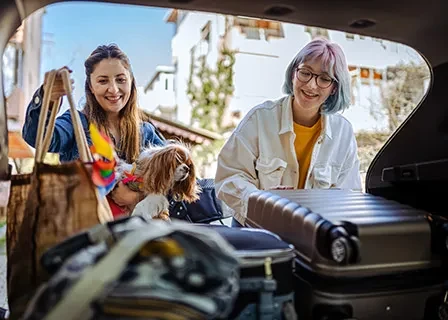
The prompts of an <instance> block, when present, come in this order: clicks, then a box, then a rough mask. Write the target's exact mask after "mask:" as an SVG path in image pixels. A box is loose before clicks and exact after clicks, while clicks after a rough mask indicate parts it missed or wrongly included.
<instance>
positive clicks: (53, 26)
mask: <svg viewBox="0 0 448 320" xmlns="http://www.w3.org/2000/svg"><path fill="white" fill-rule="evenodd" d="M167 12H168V9H163V8H153V7H140V6H129V5H115V4H104V3H86V2H71V3H58V4H55V5H51V6H48V7H47V11H46V14H45V15H44V17H43V36H42V38H43V40H44V41H45V42H44V43H43V47H42V61H41V79H42V80H43V74H44V73H45V72H46V71H48V70H50V69H53V68H59V67H62V66H64V65H67V64H68V66H69V67H70V68H71V69H72V70H73V74H72V77H73V78H74V79H75V99H76V101H78V100H79V99H80V98H81V97H82V96H83V94H84V93H83V87H84V80H85V76H84V60H85V59H86V58H87V57H88V56H89V54H90V53H91V52H92V51H93V50H94V49H95V48H96V47H97V46H98V45H100V44H109V43H116V44H117V45H118V46H119V47H120V48H121V49H122V50H123V51H124V52H125V53H126V54H127V55H128V57H129V59H130V60H131V64H132V68H133V71H134V74H135V77H136V80H137V85H138V86H144V85H145V84H146V83H147V82H148V81H149V80H150V78H151V76H152V75H153V73H154V71H155V68H156V66H157V65H170V64H171V38H172V36H173V34H174V26H173V25H172V24H168V23H166V22H165V21H164V19H163V18H164V16H165V15H166V13H167Z"/></svg>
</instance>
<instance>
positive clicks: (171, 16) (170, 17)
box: [163, 9, 179, 23]
mask: <svg viewBox="0 0 448 320" xmlns="http://www.w3.org/2000/svg"><path fill="white" fill-rule="evenodd" d="M178 12H179V11H178V10H177V9H172V10H170V11H168V12H167V14H166V15H165V17H164V18H163V20H165V22H167V23H173V22H176V21H177V14H178Z"/></svg>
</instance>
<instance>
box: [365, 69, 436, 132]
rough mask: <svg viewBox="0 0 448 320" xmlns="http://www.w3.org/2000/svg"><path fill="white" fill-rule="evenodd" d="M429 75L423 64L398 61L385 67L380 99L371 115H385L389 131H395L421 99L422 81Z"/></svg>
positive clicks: (422, 91) (422, 92) (374, 105)
mask: <svg viewBox="0 0 448 320" xmlns="http://www.w3.org/2000/svg"><path fill="white" fill-rule="evenodd" d="M429 77H430V74H429V70H428V67H427V66H426V65H425V64H423V63H422V64H416V63H414V62H411V63H407V64H405V63H399V64H397V65H396V66H393V67H389V68H387V72H386V81H384V82H383V84H382V87H381V99H380V101H379V103H377V104H373V108H372V110H371V114H372V116H374V117H375V118H376V119H378V118H379V117H381V116H384V115H385V116H386V117H387V121H388V128H387V130H388V131H389V133H392V132H393V131H395V129H397V128H398V126H399V125H401V123H402V122H403V121H404V120H405V119H406V118H407V117H408V116H409V114H410V113H411V112H412V111H413V110H414V109H415V107H416V106H417V105H418V104H419V102H420V101H421V100H422V98H423V95H424V94H425V92H424V90H425V89H424V82H425V80H426V79H428V78H429Z"/></svg>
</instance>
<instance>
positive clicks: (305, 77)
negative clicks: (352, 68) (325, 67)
mask: <svg viewBox="0 0 448 320" xmlns="http://www.w3.org/2000/svg"><path fill="white" fill-rule="evenodd" d="M296 77H297V80H299V81H300V82H303V83H308V82H309V81H310V80H311V79H312V78H313V77H316V84H317V86H318V87H319V88H321V89H327V88H328V87H329V86H331V84H332V83H333V82H337V80H335V79H332V78H330V77H329V76H328V75H326V74H315V73H312V72H311V71H309V70H308V69H303V68H298V69H297V71H296Z"/></svg>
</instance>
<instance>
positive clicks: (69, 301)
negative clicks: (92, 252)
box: [44, 222, 173, 320]
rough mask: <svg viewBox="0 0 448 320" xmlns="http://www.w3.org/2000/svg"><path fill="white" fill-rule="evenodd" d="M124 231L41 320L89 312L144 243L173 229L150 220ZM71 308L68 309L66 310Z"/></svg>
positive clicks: (66, 318) (70, 318) (68, 319)
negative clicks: (94, 302) (146, 223)
mask: <svg viewBox="0 0 448 320" xmlns="http://www.w3.org/2000/svg"><path fill="white" fill-rule="evenodd" d="M152 224H154V226H153V227H152V228H148V226H144V227H142V228H138V229H136V230H135V231H133V232H130V233H128V234H126V235H125V236H124V237H123V238H122V239H121V240H120V241H119V242H118V243H116V244H115V246H114V247H113V248H112V249H111V250H110V251H109V253H108V254H107V255H106V256H105V257H104V258H102V259H101V260H100V261H99V262H98V263H97V264H96V265H95V266H93V267H92V268H90V269H88V270H87V271H86V272H85V273H84V275H83V277H82V278H81V279H79V280H78V282H76V284H75V285H74V286H73V287H72V288H71V289H70V291H69V292H67V294H65V296H64V298H63V299H62V300H61V301H60V302H59V303H58V304H57V305H56V306H55V307H54V308H53V310H52V311H51V312H50V313H49V314H48V315H47V316H46V317H45V318H44V320H60V319H64V320H77V319H82V317H83V315H84V316H85V315H86V313H88V312H89V308H90V305H91V303H92V301H94V300H95V299H96V298H98V297H99V296H100V295H101V294H102V292H103V290H104V288H106V286H108V285H109V284H111V283H112V282H114V281H116V279H117V278H118V277H119V276H120V274H121V272H122V271H123V270H124V268H125V267H126V265H127V264H128V263H129V261H130V260H131V259H132V258H133V257H134V255H135V254H136V253H137V252H138V251H139V250H140V248H141V247H142V246H143V245H145V244H146V243H147V242H149V241H151V240H154V239H156V238H160V237H164V236H167V235H168V234H170V233H171V232H172V231H173V229H172V228H171V227H169V225H168V224H165V223H163V222H153V223H152ZM67 310H70V312H67Z"/></svg>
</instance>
